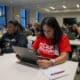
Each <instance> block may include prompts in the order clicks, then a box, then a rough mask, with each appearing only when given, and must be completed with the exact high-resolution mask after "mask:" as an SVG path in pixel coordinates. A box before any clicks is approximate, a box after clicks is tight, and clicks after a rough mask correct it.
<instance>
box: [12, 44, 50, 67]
mask: <svg viewBox="0 0 80 80" xmlns="http://www.w3.org/2000/svg"><path fill="white" fill-rule="evenodd" d="M13 50H14V52H15V53H16V57H17V58H18V59H19V60H20V61H22V62H26V63H29V64H32V65H35V66H38V64H37V60H38V59H47V60H49V58H47V57H42V56H39V55H38V53H37V52H36V51H34V50H33V49H29V48H24V47H18V46H13Z"/></svg>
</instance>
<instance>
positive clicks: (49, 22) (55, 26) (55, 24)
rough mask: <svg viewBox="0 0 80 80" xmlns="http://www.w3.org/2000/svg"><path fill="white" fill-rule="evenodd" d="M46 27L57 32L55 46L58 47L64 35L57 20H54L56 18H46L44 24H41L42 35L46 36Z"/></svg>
mask: <svg viewBox="0 0 80 80" xmlns="http://www.w3.org/2000/svg"><path fill="white" fill-rule="evenodd" d="M44 25H48V26H49V27H51V28H53V29H54V31H55V34H54V45H56V44H57V43H58V42H59V40H60V38H61V35H62V34H63V32H62V30H61V28H60V26H59V24H58V22H57V20H56V19H55V18H54V17H46V18H44V19H43V21H42V23H41V34H42V35H44V32H43V26H44Z"/></svg>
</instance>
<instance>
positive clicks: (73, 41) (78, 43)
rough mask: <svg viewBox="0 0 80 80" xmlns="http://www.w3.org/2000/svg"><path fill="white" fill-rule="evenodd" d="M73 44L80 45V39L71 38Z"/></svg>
mask: <svg viewBox="0 0 80 80" xmlns="http://www.w3.org/2000/svg"><path fill="white" fill-rule="evenodd" d="M70 44H71V45H75V46H80V40H77V39H76V40H70Z"/></svg>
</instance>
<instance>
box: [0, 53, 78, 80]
mask: <svg viewBox="0 0 80 80" xmlns="http://www.w3.org/2000/svg"><path fill="white" fill-rule="evenodd" d="M18 62H19V61H18V59H17V58H16V57H15V54H4V55H3V56H0V80H49V79H48V78H47V77H46V76H45V75H44V74H43V73H42V72H41V71H40V69H39V68H34V67H30V66H28V65H21V64H19V63H18ZM60 67H61V68H63V69H66V70H67V71H68V72H69V75H68V76H65V77H62V78H59V79H57V80H74V78H75V75H76V70H77V67H78V63H77V62H72V61H66V62H65V63H64V64H63V65H62V66H60Z"/></svg>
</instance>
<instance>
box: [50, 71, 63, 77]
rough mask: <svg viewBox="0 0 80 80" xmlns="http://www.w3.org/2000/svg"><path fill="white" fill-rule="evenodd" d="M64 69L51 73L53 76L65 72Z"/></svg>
mask: <svg viewBox="0 0 80 80" xmlns="http://www.w3.org/2000/svg"><path fill="white" fill-rule="evenodd" d="M63 72H64V71H59V72H56V73H51V76H53V75H56V74H60V73H63Z"/></svg>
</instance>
